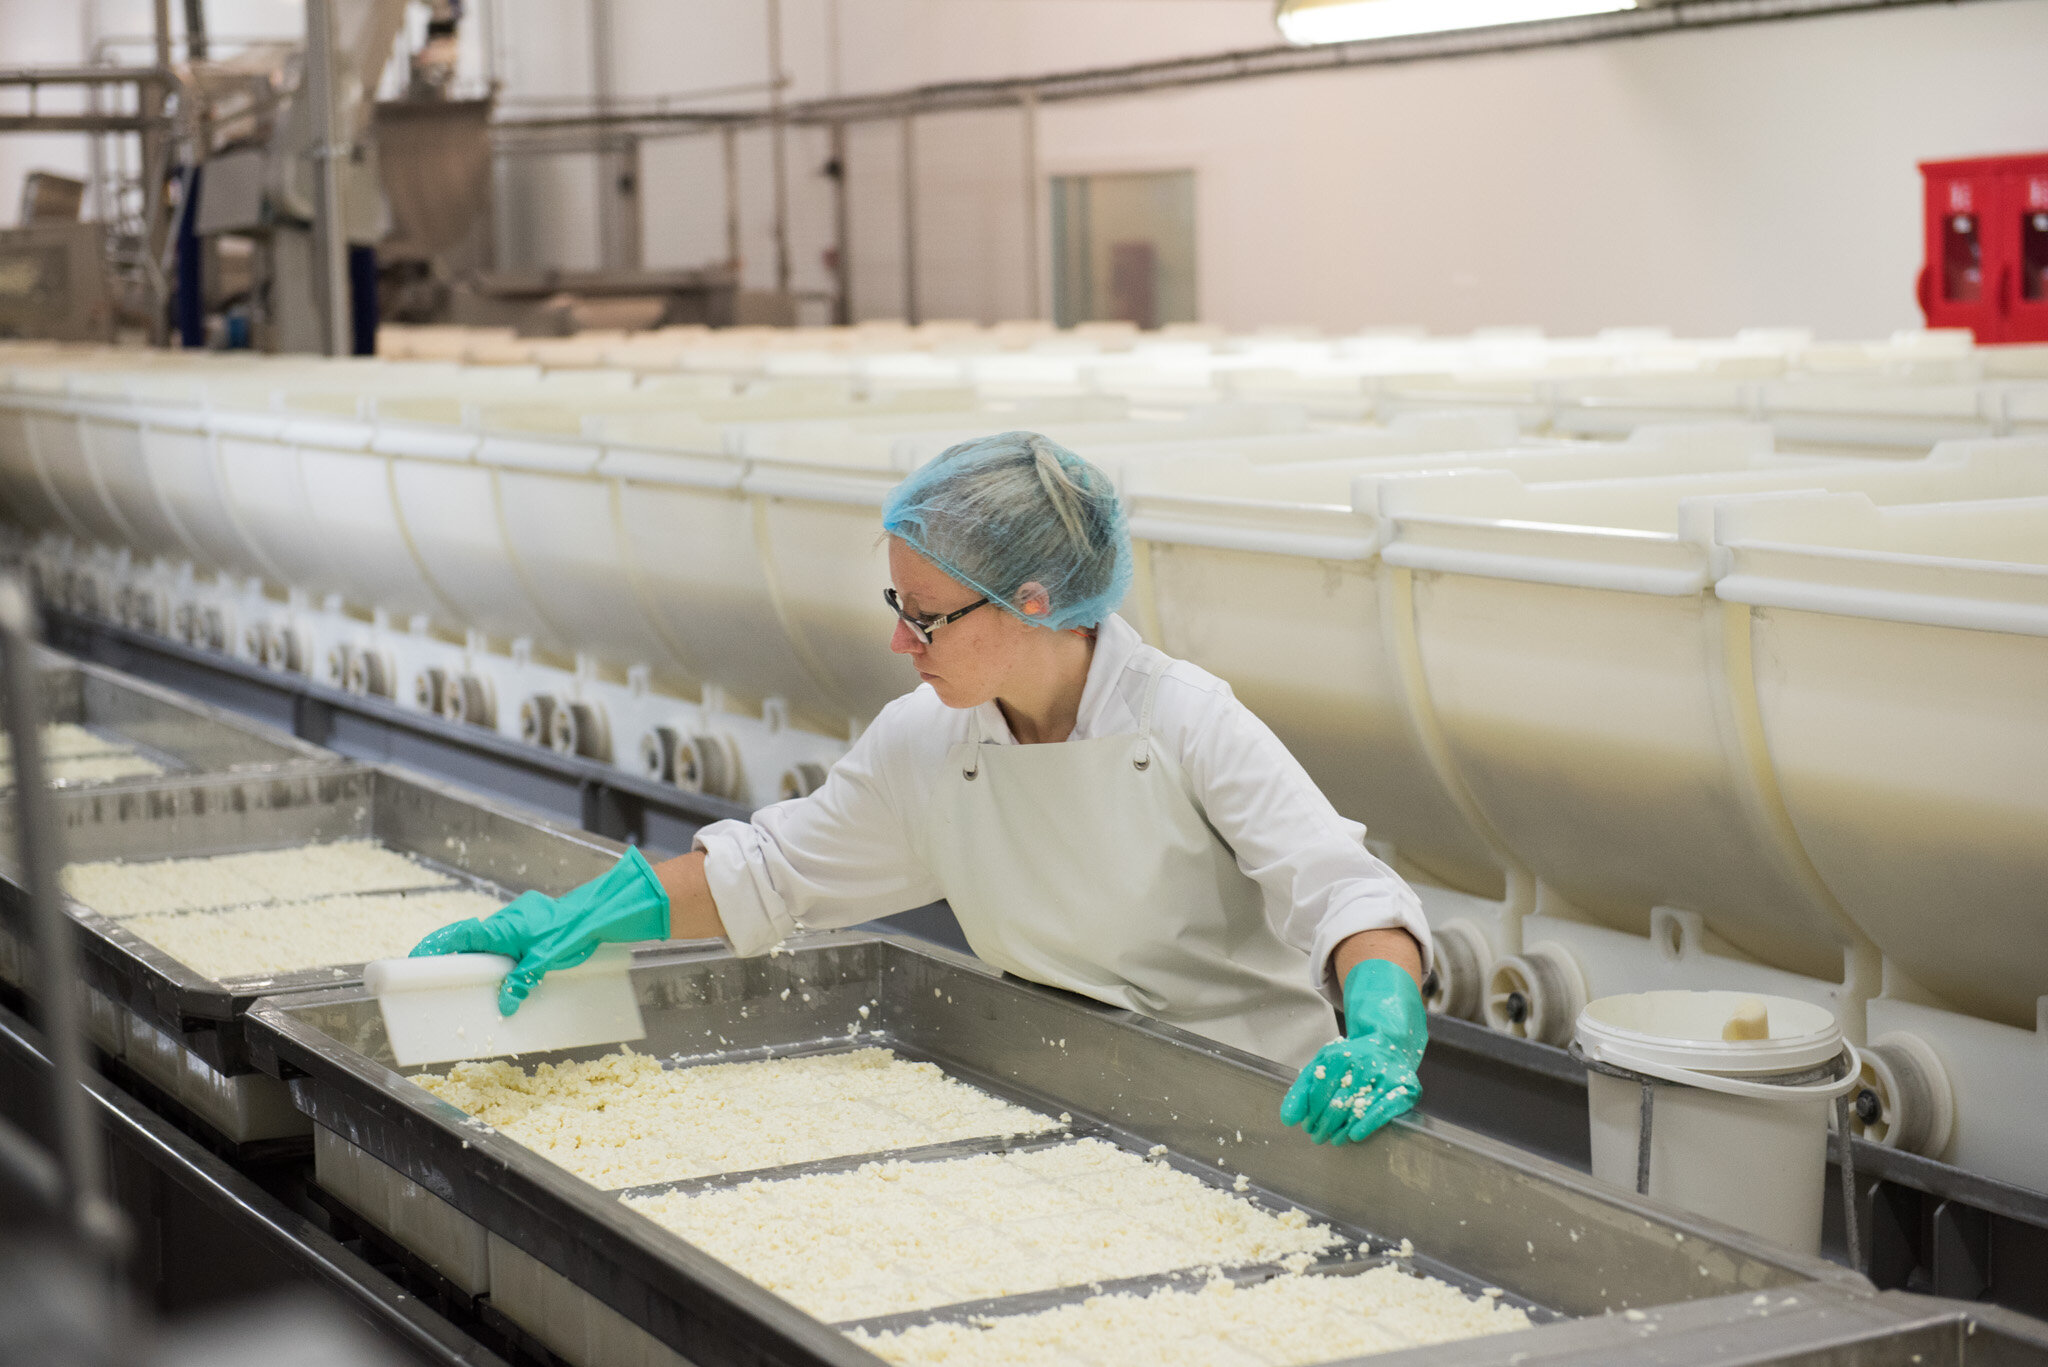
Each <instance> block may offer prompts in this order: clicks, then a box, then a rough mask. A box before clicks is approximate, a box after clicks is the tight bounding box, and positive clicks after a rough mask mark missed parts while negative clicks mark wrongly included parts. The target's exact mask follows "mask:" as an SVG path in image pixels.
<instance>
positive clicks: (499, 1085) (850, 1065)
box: [413, 1049, 1057, 1188]
mask: <svg viewBox="0 0 2048 1367" xmlns="http://www.w3.org/2000/svg"><path fill="white" fill-rule="evenodd" d="M413 1081H414V1082H417V1083H418V1084H419V1085H420V1086H422V1087H425V1088H426V1089H427V1090H428V1091H430V1092H432V1093H433V1094H434V1095H435V1096H438V1097H440V1098H441V1099H442V1100H443V1101H446V1102H448V1103H450V1104H451V1105H454V1106H458V1107H460V1108H461V1109H463V1110H465V1111H467V1112H469V1113H470V1114H471V1115H473V1116H475V1117H476V1118H477V1119H479V1120H481V1121H484V1122H485V1123H487V1124H489V1125H490V1126H492V1127H493V1128H494V1129H496V1130H498V1131H499V1132H500V1133H502V1134H504V1135H506V1136H507V1137H509V1138H511V1139H515V1140H517V1141H518V1142H520V1143H522V1144H524V1145H526V1146H527V1147H528V1148H530V1149H533V1150H535V1151H536V1152H538V1153H540V1154H542V1155H543V1156H545V1157H546V1158H548V1159H549V1160H551V1161H553V1162H555V1163H559V1164H560V1165H561V1166H563V1167H565V1168H567V1169H568V1170H569V1171H571V1172H573V1173H575V1174H576V1175H577V1176H578V1177H581V1178H583V1179H584V1180H585V1181H587V1182H591V1183H593V1184H595V1185H597V1186H600V1187H606V1188H618V1187H630V1186H645V1185H648V1184H651V1183H655V1182H669V1181H676V1180H679V1179H683V1178H689V1177H702V1176H705V1175H707V1174H710V1173H717V1172H746V1171H751V1170H753V1169H756V1168H770V1167H780V1166H782V1165H784V1164H788V1163H806V1162H811V1161H813V1160H816V1159H820V1158H840V1157H845V1156H847V1155H849V1154H857V1153H874V1152H878V1151H880V1150H884V1149H901V1148H910V1147H913V1146H916V1145H922V1144H942V1143H946V1142H948V1141H950V1140H955V1139H979V1138H985V1137H988V1136H992V1135H1011V1134H1037V1133H1040V1132H1042V1131H1047V1130H1051V1129H1055V1128H1057V1126H1056V1124H1055V1122H1054V1121H1052V1120H1050V1119H1048V1118H1047V1117H1045V1116H1042V1115H1039V1114H1037V1113H1035V1112H1032V1111H1027V1110H1025V1109H1024V1108H1022V1107H1021V1106H1013V1105H1011V1104H1010V1103H1009V1102H1007V1101H1003V1100H1001V1099H999V1098H997V1097H993V1096H990V1095H989V1094H988V1093H986V1092H983V1091H980V1090H979V1089H977V1088H974V1087H970V1086H968V1085H967V1084H966V1083H964V1082H960V1081H957V1080H955V1079H953V1078H950V1077H948V1076H946V1074H945V1073H944V1072H943V1071H941V1070H940V1069H939V1068H938V1067H937V1066H936V1065H934V1064H930V1063H913V1062H910V1061H908V1060H905V1059H899V1058H897V1057H896V1055H895V1054H894V1053H893V1052H891V1051H890V1050H888V1049H857V1050H852V1051H849V1052H845V1053H831V1054H814V1055H810V1056H808V1057H802V1058H786V1059H766V1060H760V1061H757V1062H751V1063H711V1064H700V1065H697V1066H695V1067H687V1068H664V1067H663V1066H662V1065H661V1062H660V1060H658V1059H655V1058H652V1057H650V1056H648V1055H646V1054H638V1053H634V1052H632V1051H630V1050H628V1051H625V1052H622V1053H617V1054H607V1055H606V1056H605V1057H603V1058H598V1059H591V1060H589V1061H588V1062H580V1063H577V1062H571V1063H561V1064H552V1063H541V1064H537V1065H536V1066H535V1067H534V1068H533V1070H532V1071H531V1072H528V1071H527V1070H526V1069H524V1068H522V1067H520V1066H519V1065H518V1064H516V1063H513V1062H510V1061H507V1060H504V1059H490V1060H485V1061H481V1062H472V1063H458V1064H456V1065H454V1066H453V1067H452V1068H450V1069H449V1070H448V1072H447V1073H446V1074H433V1073H422V1074H420V1075H418V1076H417V1077H415V1078H413Z"/></svg>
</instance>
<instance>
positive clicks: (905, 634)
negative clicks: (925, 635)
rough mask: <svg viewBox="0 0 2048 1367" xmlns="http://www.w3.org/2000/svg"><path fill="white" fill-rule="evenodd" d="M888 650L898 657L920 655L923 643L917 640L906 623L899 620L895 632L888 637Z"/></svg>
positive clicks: (922, 652) (915, 634) (922, 651)
mask: <svg viewBox="0 0 2048 1367" xmlns="http://www.w3.org/2000/svg"><path fill="white" fill-rule="evenodd" d="M889 649H891V650H893V651H895V652H896V653H897V654H898V655H922V654H924V642H923V641H920V640H918V639H917V633H916V632H914V631H912V630H911V629H910V624H909V623H908V622H905V621H903V620H902V619H901V618H899V619H897V622H896V630H895V632H894V633H893V634H891V635H890V637H889Z"/></svg>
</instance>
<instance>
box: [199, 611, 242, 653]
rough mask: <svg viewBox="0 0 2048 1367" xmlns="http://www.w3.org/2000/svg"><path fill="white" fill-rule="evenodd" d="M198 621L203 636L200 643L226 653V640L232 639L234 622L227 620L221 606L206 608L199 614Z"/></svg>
mask: <svg viewBox="0 0 2048 1367" xmlns="http://www.w3.org/2000/svg"><path fill="white" fill-rule="evenodd" d="M200 622H201V623H202V626H201V632H202V635H203V636H204V641H203V642H202V644H204V645H205V647H206V648H207V649H208V650H211V651H214V652H216V653H218V654H221V655H225V654H227V653H228V642H229V641H231V640H233V639H234V635H235V627H234V623H233V622H231V621H229V620H228V614H227V612H226V611H225V610H224V609H221V608H208V609H206V611H205V612H203V613H201V614H200Z"/></svg>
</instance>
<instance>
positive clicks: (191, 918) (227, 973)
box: [122, 888, 500, 980]
mask: <svg viewBox="0 0 2048 1367" xmlns="http://www.w3.org/2000/svg"><path fill="white" fill-rule="evenodd" d="M499 905H500V904H499V902H498V899H497V898H495V897H492V896H489V895H487V894H485V893H481V892H474V891H471V890H469V889H467V888H458V889H452V890H450V891H446V892H422V893H415V894H413V895H411V896H407V897H396V896H382V897H379V896H374V895H373V896H356V897H324V898H320V899H319V900H317V901H310V902H293V903H286V904H281V905H279V904H272V905H264V906H250V907H238V908H236V909H234V910H232V911H190V912H183V913H175V912H174V913H159V914H151V915H145V916H134V917H130V918H128V919H127V920H125V921H123V922H122V926H123V928H124V929H126V930H128V931H131V932H133V933H134V934H136V935H139V936H141V937H142V938H143V939H145V940H147V941H149V942H150V943H151V944H153V945H155V946H156V947H157V948H159V949H161V950H163V951H164V952H165V953H167V954H169V955H170V956H171V957H172V958H174V959H176V960H178V961H179V962H180V963H182V964H184V965H186V966H187V967H188V968H191V969H194V970H196V971H197V972H199V973H200V974H202V975H204V976H206V977H209V978H214V979H222V980H224V979H229V978H249V977H258V976H265V975H274V974H278V973H292V972H296V971H298V970H300V969H305V968H323V967H327V966H330V965H338V964H359V963H365V962H367V961H368V960H371V959H392V958H398V957H399V956H401V955H404V954H406V953H409V952H410V951H411V949H412V947H413V946H414V945H416V944H418V943H419V942H420V939H421V937H422V936H424V935H426V933H427V932H428V931H430V930H434V929H437V928H439V927H441V926H444V925H446V924H447V923H448V922H450V921H459V920H463V919H465V918H467V917H471V916H488V915H490V914H491V913H492V912H494V911H496V910H497V909H498V907H499Z"/></svg>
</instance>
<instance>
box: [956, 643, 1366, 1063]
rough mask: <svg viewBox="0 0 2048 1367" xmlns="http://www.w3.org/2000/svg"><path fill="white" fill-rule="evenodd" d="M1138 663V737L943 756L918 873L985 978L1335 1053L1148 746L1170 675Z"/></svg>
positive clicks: (1260, 920) (1287, 950) (1276, 945)
mask: <svg viewBox="0 0 2048 1367" xmlns="http://www.w3.org/2000/svg"><path fill="white" fill-rule="evenodd" d="M1141 660H1142V664H1141V668H1143V669H1145V670H1146V672H1147V674H1148V676H1149V677H1148V678H1147V679H1146V683H1145V702H1144V707H1143V710H1142V713H1141V716H1140V719H1139V723H1138V732H1137V734H1136V735H1128V736H1107V737H1104V738H1102V739H1100V740H1081V741H1064V742H1061V743H1058V744H1047V745H1004V744H999V743H984V742H980V741H976V742H971V743H967V744H961V745H955V746H953V747H952V749H951V750H950V751H949V752H948V755H947V759H948V764H947V769H946V773H945V775H944V776H943V777H942V779H941V780H940V783H939V786H938V791H937V792H936V793H935V794H934V800H933V802H932V805H931V812H932V825H931V828H930V832H929V836H930V844H929V848H928V849H927V851H926V858H927V860H928V862H929V865H930V868H931V871H932V873H933V874H934V875H935V876H936V878H937V881H938V883H939V885H940V886H941V887H942V888H944V889H945V893H946V900H947V901H948V902H949V903H951V904H952V907H953V912H954V914H955V915H956V916H958V917H959V918H960V928H961V930H962V931H964V932H965V933H966V936H967V943H968V944H969V945H971V946H972V947H973V949H974V952H975V953H976V954H978V955H980V956H981V957H982V958H983V959H985V960H987V961H988V962H989V963H991V964H994V965H995V966H996V967H998V968H1001V969H1005V970H1007V971H1009V972H1011V973H1014V974H1016V975H1017V976H1018V977H1020V978H1028V979H1030V980H1031V981H1033V982H1038V983H1045V984H1048V985H1050V986H1053V987H1063V988H1066V989H1067V990H1068V991H1071V992H1078V993H1080V994H1082V995H1083V996H1087V997H1092V998H1094V999H1095V1000H1097V1001H1100V1002H1106V1003H1108V1004H1109V1005H1111V1006H1121V1007H1125V1008H1127V1009H1129V1010H1132V1011H1139V1012H1143V1013H1144V1014H1145V1015H1148V1016H1153V1017H1156V1018H1158V1019H1160V1020H1163V1021H1168V1022H1170V1023H1172V1024H1174V1025H1178V1026H1180V1027H1182V1028H1183V1029H1187V1030H1192V1031H1194V1032H1195V1033H1197V1034H1201V1035H1206V1036H1208V1037H1209V1038H1210V1039H1214V1040H1219V1041H1221V1042H1222V1043H1224V1044H1229V1045H1234V1046H1236V1047H1237V1048H1239V1049H1243V1050H1246V1051H1248V1052H1250V1053H1254V1054H1258V1055H1261V1056H1263V1057H1265V1058H1269V1059H1273V1060H1275V1061H1276V1062H1280V1063H1285V1064H1289V1065H1292V1066H1295V1067H1299V1066H1301V1065H1302V1064H1305V1063H1306V1062H1308V1060H1309V1058H1310V1057H1311V1056H1312V1055H1313V1054H1314V1053H1315V1051H1316V1050H1317V1049H1318V1048H1319V1047H1320V1046H1322V1045H1323V1044H1325V1043H1327V1042H1328V1041H1330V1040H1332V1039H1335V1038H1336V1036H1337V1021H1336V1016H1335V1013H1333V1012H1332V1011H1331V1009H1330V1006H1329V1004H1328V1003H1327V1002H1325V1001H1324V1000H1323V999H1322V997H1320V996H1319V995H1317V994H1316V992H1315V991H1314V990H1313V989H1312V988H1311V987H1310V986H1309V982H1308V959H1307V956H1306V955H1304V954H1303V953H1302V952H1301V951H1300V950H1298V949H1296V948H1294V947H1293V946H1292V945H1289V944H1287V943H1286V942H1285V941H1283V940H1282V939H1281V938H1280V937H1279V936H1278V935H1276V934H1274V933H1273V930H1272V927H1271V926H1269V925H1268V924H1267V922H1266V916H1265V911H1264V900H1265V899H1264V896H1263V894H1262V893H1261V891H1260V888H1259V885H1258V884H1257V883H1255V882H1253V881H1252V880H1251V879H1249V878H1247V877H1246V876H1245V875H1244V873H1243V871H1241V870H1240V869H1239V868H1238V867H1237V861H1236V859H1235V858H1234V857H1233V856H1232V854H1231V852H1230V848H1229V847H1228V846H1227V845H1225V844H1224V843H1223V840H1222V838H1221V837H1219V836H1218V835H1217V834H1216V832H1215V831H1214V830H1213V829H1212V828H1211V827H1210V826H1209V823H1208V821H1207V819H1206V818H1205V817H1204V816H1203V814H1202V811H1201V808H1200V807H1199V806H1198V805H1197V804H1196V802H1195V800H1194V799H1193V797H1192V796H1190V795H1189V793H1188V791H1187V787H1186V784H1185V782H1184V780H1183V779H1182V776H1181V771H1180V765H1179V764H1178V763H1177V762H1176V761H1175V760H1174V759H1173V757H1172V756H1170V755H1167V754H1164V753H1162V752H1161V751H1160V750H1159V749H1158V747H1156V746H1155V745H1154V744H1153V742H1152V702H1153V697H1154V695H1155V694H1157V692H1158V690H1159V676H1160V674H1161V672H1162V671H1163V670H1164V669H1165V668H1166V665H1167V659H1166V657H1165V656H1164V655H1162V654H1160V652H1158V651H1157V650H1153V649H1151V648H1150V647H1146V648H1145V652H1144V655H1143V656H1141ZM977 724H978V723H977Z"/></svg>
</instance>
